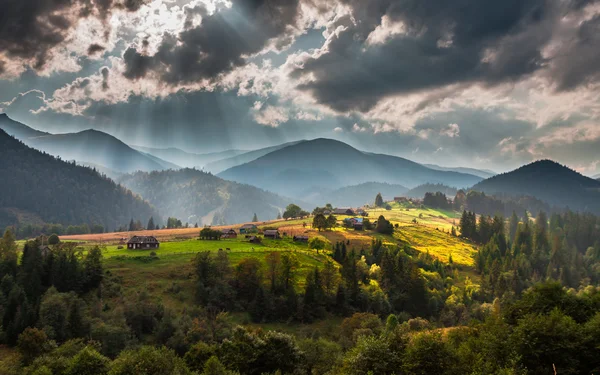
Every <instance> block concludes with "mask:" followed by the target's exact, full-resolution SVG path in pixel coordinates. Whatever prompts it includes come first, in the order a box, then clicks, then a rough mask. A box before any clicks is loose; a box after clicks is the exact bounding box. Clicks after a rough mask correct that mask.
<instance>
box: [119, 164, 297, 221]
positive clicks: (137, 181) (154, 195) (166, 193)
mask: <svg viewBox="0 0 600 375" xmlns="http://www.w3.org/2000/svg"><path fill="white" fill-rule="evenodd" d="M119 181H120V182H121V183H122V184H123V185H124V186H126V187H128V188H129V189H131V190H132V191H134V192H136V193H138V194H140V195H141V196H143V197H144V198H145V199H147V200H148V201H149V202H150V203H152V204H153V205H155V206H156V207H157V208H158V209H159V210H160V212H161V214H162V215H163V216H164V217H166V216H173V217H177V218H178V219H180V220H182V221H184V222H186V221H187V222H188V223H190V224H192V225H193V224H195V223H198V224H199V225H203V224H232V223H240V222H247V221H249V220H250V219H252V216H253V215H254V213H256V214H257V216H258V219H259V220H271V219H275V218H276V217H277V215H278V214H279V213H281V212H283V209H284V208H285V207H286V206H287V205H288V204H289V203H291V202H292V201H291V200H290V199H287V198H283V197H280V196H278V195H276V194H273V193H270V192H267V191H264V190H261V189H259V188H256V187H254V186H249V185H243V184H239V183H236V182H231V181H226V180H223V179H221V178H219V177H216V176H214V175H212V174H210V173H206V172H203V171H200V170H196V169H181V170H178V171H173V170H168V171H155V172H151V173H146V172H137V173H134V174H128V175H124V176H122V177H121V178H120V180H119ZM307 208H308V207H307Z"/></svg>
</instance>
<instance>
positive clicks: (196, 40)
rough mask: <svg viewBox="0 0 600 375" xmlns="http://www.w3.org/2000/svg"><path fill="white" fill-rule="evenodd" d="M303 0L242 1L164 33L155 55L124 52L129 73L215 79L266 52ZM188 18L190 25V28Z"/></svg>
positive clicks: (190, 79)
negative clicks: (176, 32)
mask: <svg viewBox="0 0 600 375" xmlns="http://www.w3.org/2000/svg"><path fill="white" fill-rule="evenodd" d="M298 1H299V0H252V1H248V0H237V1H233V4H232V7H231V9H224V10H221V11H218V12H216V13H214V14H213V15H210V16H208V15H206V12H205V10H203V8H194V9H188V10H187V12H188V16H190V15H191V14H192V13H197V14H198V13H199V14H201V15H202V14H204V15H205V17H203V19H202V24H201V25H199V26H197V27H192V28H188V29H186V30H184V31H183V32H181V33H180V34H179V35H177V36H175V35H165V36H164V38H163V40H162V42H161V44H160V46H159V48H158V51H157V52H156V54H154V55H152V56H148V55H146V54H145V53H144V52H143V51H138V50H137V49H134V48H133V47H131V48H129V49H128V50H127V51H126V52H125V54H124V55H123V58H124V61H125V63H126V72H125V76H126V77H127V78H130V79H137V78H140V77H143V76H145V75H146V74H147V73H148V72H149V71H155V72H156V73H158V75H159V77H160V79H161V80H162V81H164V82H166V83H168V84H178V83H186V82H194V81H198V80H202V79H213V78H215V77H217V76H218V75H219V74H221V73H223V72H227V71H230V70H231V69H233V68H234V67H238V66H241V65H243V64H244V63H245V61H246V60H245V58H244V56H247V55H251V54H254V53H257V52H259V51H261V50H262V49H263V48H264V47H265V45H266V44H267V42H268V41H269V40H271V39H273V38H276V37H279V36H281V35H283V34H284V33H285V31H286V29H287V27H288V26H290V25H293V24H295V21H296V17H297V15H298ZM191 24H192V23H191V21H190V19H189V17H188V19H187V20H186V25H187V26H188V27H190V26H191Z"/></svg>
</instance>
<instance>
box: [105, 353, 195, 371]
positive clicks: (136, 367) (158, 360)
mask: <svg viewBox="0 0 600 375" xmlns="http://www.w3.org/2000/svg"><path fill="white" fill-rule="evenodd" d="M109 374H110V375H191V374H192V372H191V371H190V370H189V369H188V368H187V366H186V364H185V362H184V360H183V359H182V358H179V357H178V356H177V355H176V354H175V352H174V351H173V350H169V349H167V348H165V347H161V348H155V347H151V346H142V347H141V348H139V349H132V350H125V351H123V352H121V354H119V356H118V357H117V358H116V359H115V360H114V361H113V363H112V368H111V369H110V371H109Z"/></svg>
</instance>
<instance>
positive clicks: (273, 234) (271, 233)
mask: <svg viewBox="0 0 600 375" xmlns="http://www.w3.org/2000/svg"><path fill="white" fill-rule="evenodd" d="M265 238H271V239H274V240H275V239H278V238H280V236H279V231H278V230H277V229H268V230H266V231H265Z"/></svg>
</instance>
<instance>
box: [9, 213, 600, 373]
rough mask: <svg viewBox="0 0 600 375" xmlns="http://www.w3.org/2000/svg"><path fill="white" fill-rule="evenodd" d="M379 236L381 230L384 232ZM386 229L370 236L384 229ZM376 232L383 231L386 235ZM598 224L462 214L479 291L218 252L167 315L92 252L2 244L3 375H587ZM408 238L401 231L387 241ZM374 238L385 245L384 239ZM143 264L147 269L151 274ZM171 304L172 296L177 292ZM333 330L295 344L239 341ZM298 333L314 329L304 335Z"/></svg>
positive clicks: (444, 267)
mask: <svg viewBox="0 0 600 375" xmlns="http://www.w3.org/2000/svg"><path fill="white" fill-rule="evenodd" d="M380 221H381V223H380ZM386 223H389V222H387V220H385V218H383V217H380V218H379V219H377V220H376V221H375V223H374V224H375V227H379V226H382V225H385V224H386ZM380 224H381V225H380ZM599 224H600V218H598V217H596V216H593V215H590V214H578V213H573V212H568V213H564V214H553V215H551V216H550V217H547V216H546V215H545V214H544V213H543V212H542V213H540V214H539V215H538V217H537V218H536V220H531V219H530V218H529V217H518V216H517V215H516V214H515V215H513V216H512V217H511V218H510V219H509V220H508V221H507V222H505V221H504V219H503V218H502V217H500V216H496V217H494V218H492V217H489V216H481V217H479V218H477V216H475V215H474V214H473V213H470V212H467V211H465V212H464V213H463V217H462V218H461V221H460V225H459V229H460V235H461V236H463V237H464V238H465V239H467V240H471V241H473V242H475V243H479V244H482V246H481V247H480V250H479V252H478V253H477V254H476V256H475V269H476V272H477V273H478V277H479V278H480V279H481V283H480V284H479V285H477V284H475V283H474V282H473V281H471V280H470V278H469V277H467V278H466V279H465V278H464V276H460V275H461V273H462V271H463V270H462V267H463V266H461V265H455V264H454V263H453V262H452V260H451V259H450V262H449V263H448V264H443V263H441V262H440V261H439V260H437V259H435V258H433V257H432V256H430V255H429V254H427V253H422V252H418V251H415V250H414V249H412V248H411V247H410V246H408V245H400V246H392V247H390V245H384V243H383V242H382V241H381V240H380V239H374V240H373V242H372V243H371V244H370V246H367V247H362V248H359V249H357V248H354V247H350V246H348V244H347V243H346V242H338V243H337V244H335V246H334V247H333V250H332V251H331V254H330V260H329V261H327V262H325V263H322V264H321V265H320V266H318V267H314V268H313V269H311V270H310V271H309V272H308V274H307V276H306V277H305V278H302V279H301V278H300V272H299V267H300V264H299V262H298V260H297V259H296V255H295V254H294V253H293V252H284V253H280V252H274V253H271V254H269V255H268V256H267V260H266V264H265V265H263V264H262V263H261V262H260V261H259V260H258V259H256V258H255V257H252V256H249V257H247V258H245V259H241V261H239V262H236V263H233V262H232V261H231V260H230V259H229V256H228V255H227V253H226V252H225V251H219V252H216V253H211V252H200V253H198V254H197V255H196V256H195V258H194V259H193V260H192V266H193V267H192V269H193V275H191V276H192V277H193V279H194V280H195V287H194V289H195V290H194V294H195V305H193V306H189V308H188V309H186V310H185V311H183V312H182V313H180V314H177V315H176V314H174V312H173V311H170V310H169V309H168V308H167V307H165V306H164V305H163V304H162V303H161V301H160V300H159V299H155V298H152V297H150V296H149V295H148V294H147V293H146V292H145V291H140V292H138V293H137V295H136V296H134V298H131V297H129V298H124V296H123V295H122V287H121V285H120V280H119V278H117V277H115V276H113V275H111V274H110V273H109V272H105V271H104V270H103V269H102V259H101V251H100V249H91V250H90V251H89V252H87V253H83V252H80V251H78V250H77V248H75V247H74V245H73V244H69V243H60V242H58V243H56V244H55V245H52V246H51V247H50V248H46V247H42V246H40V242H38V241H37V240H36V241H29V242H27V243H26V245H25V248H24V251H23V257H22V260H21V262H20V263H18V262H17V252H16V245H15V242H14V238H13V237H12V235H11V233H10V231H7V232H6V233H5V235H4V238H3V239H2V241H1V242H0V278H1V282H0V291H1V293H0V316H1V318H2V320H1V321H2V331H1V336H0V339H1V340H2V342H3V343H5V344H8V345H11V346H15V347H16V348H17V349H18V351H19V353H20V356H19V360H18V361H17V360H14V361H13V362H10V363H3V364H2V366H3V367H2V368H1V370H2V371H4V372H6V373H8V374H10V373H11V371H12V373H14V374H17V373H19V374H79V373H81V372H78V371H82V370H81V369H82V368H88V369H89V368H93V369H94V372H87V373H94V374H114V375H116V374H133V373H135V374H188V373H189V374H191V373H193V372H194V371H196V372H197V373H199V374H200V373H201V374H235V373H239V374H257V375H259V374H360V375H367V374H433V373H440V374H465V373H470V374H492V373H493V374H548V373H552V371H553V367H554V368H556V370H557V373H559V374H588V373H595V372H597V371H598V370H600V352H599V350H600V349H598V348H600V313H598V311H599V309H600V288H598V287H597V286H596V285H598V282H599V281H600V229H599V228H600V226H599ZM390 229H391V230H392V231H394V230H400V231H401V230H402V228H390ZM381 233H384V232H381ZM148 261H151V259H148ZM173 288H174V289H173V292H174V293H176V292H177V291H176V286H173ZM230 313H236V314H238V313H245V314H247V316H248V318H249V319H250V320H251V321H253V322H257V323H269V322H272V323H284V322H285V323H287V324H288V325H298V326H301V325H302V324H305V323H310V322H317V321H322V320H323V319H329V320H331V318H336V317H338V318H340V319H341V325H340V326H339V327H336V328H331V329H328V330H324V331H320V330H319V329H316V328H314V329H313V330H298V331H295V332H296V333H295V334H289V333H288V334H286V333H282V332H277V331H263V330H262V329H251V328H243V327H240V326H237V325H236V324H235V323H234V321H233V320H232V319H231V316H230V315H229V314H230ZM306 327H308V326H306Z"/></svg>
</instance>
